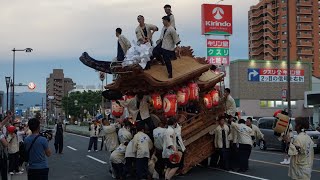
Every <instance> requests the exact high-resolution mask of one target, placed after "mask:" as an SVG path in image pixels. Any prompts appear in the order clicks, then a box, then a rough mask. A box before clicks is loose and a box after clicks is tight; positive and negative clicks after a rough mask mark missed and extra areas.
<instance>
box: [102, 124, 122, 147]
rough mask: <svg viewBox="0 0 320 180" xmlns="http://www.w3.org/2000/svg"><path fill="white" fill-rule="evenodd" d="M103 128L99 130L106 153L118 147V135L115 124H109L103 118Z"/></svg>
mask: <svg viewBox="0 0 320 180" xmlns="http://www.w3.org/2000/svg"><path fill="white" fill-rule="evenodd" d="M102 122H103V126H102V130H101V134H100V135H101V136H104V139H105V140H104V143H105V146H106V149H107V151H108V152H110V153H111V152H112V151H114V150H115V149H116V147H118V146H119V141H118V135H117V132H116V131H117V130H116V125H115V124H110V122H109V121H108V120H107V119H106V118H104V119H103V120H102Z"/></svg>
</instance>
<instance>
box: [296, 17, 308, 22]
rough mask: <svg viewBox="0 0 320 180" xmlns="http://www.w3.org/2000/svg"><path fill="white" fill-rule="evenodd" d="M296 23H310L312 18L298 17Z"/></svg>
mask: <svg viewBox="0 0 320 180" xmlns="http://www.w3.org/2000/svg"><path fill="white" fill-rule="evenodd" d="M297 22H312V18H305V17H298V18H297Z"/></svg>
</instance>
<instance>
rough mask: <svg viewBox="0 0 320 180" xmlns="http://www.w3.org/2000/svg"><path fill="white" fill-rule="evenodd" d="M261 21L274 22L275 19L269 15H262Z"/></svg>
mask: <svg viewBox="0 0 320 180" xmlns="http://www.w3.org/2000/svg"><path fill="white" fill-rule="evenodd" d="M263 21H269V22H270V23H271V24H275V20H274V19H272V17H270V16H265V17H263Z"/></svg>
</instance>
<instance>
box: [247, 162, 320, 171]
mask: <svg viewBox="0 0 320 180" xmlns="http://www.w3.org/2000/svg"><path fill="white" fill-rule="evenodd" d="M249 160H250V161H253V162H258V163H263V164H270V165H275V166H282V167H288V165H283V164H277V163H273V162H268V161H260V160H255V159H249ZM312 171H313V172H317V173H320V170H315V169H313V170H312Z"/></svg>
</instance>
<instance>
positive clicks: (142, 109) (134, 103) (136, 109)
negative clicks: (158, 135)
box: [117, 93, 155, 138]
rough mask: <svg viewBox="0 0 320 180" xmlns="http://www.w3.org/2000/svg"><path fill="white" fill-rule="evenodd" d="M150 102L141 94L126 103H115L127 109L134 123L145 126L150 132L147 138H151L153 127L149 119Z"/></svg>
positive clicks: (149, 99) (148, 98)
mask: <svg viewBox="0 0 320 180" xmlns="http://www.w3.org/2000/svg"><path fill="white" fill-rule="evenodd" d="M150 102H151V98H150V96H146V95H144V94H143V93H138V94H137V95H136V96H135V97H134V98H132V99H129V100H126V101H117V103H119V104H120V105H121V106H123V107H126V108H127V109H128V111H129V114H130V116H132V119H133V121H134V122H137V124H141V125H142V126H145V124H147V126H148V128H149V131H150V132H151V133H150V134H149V136H152V131H153V129H154V128H155V127H154V124H153V121H152V119H151V117H150V112H149V103H150ZM151 138H152V137H151Z"/></svg>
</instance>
